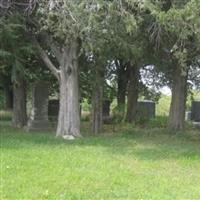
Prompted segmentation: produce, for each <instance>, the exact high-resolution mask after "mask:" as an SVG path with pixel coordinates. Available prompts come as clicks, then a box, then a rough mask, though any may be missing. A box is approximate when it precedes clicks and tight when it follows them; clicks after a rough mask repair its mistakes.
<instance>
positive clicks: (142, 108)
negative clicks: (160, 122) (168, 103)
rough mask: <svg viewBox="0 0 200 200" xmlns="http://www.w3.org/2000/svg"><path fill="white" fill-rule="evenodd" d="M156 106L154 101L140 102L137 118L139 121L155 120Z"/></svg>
mask: <svg viewBox="0 0 200 200" xmlns="http://www.w3.org/2000/svg"><path fill="white" fill-rule="evenodd" d="M155 115H156V104H155V102H153V101H149V100H143V101H138V103H137V111H136V118H137V119H151V118H155Z"/></svg>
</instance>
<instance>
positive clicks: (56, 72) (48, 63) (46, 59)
mask: <svg viewBox="0 0 200 200" xmlns="http://www.w3.org/2000/svg"><path fill="white" fill-rule="evenodd" d="M34 44H35V46H36V47H37V49H38V52H39V54H40V57H41V59H42V60H43V61H44V63H45V64H46V66H47V67H48V68H49V69H50V70H51V72H52V73H53V75H54V76H55V77H56V78H57V79H58V80H60V71H59V70H58V69H57V68H56V67H55V66H54V64H53V63H52V62H51V60H50V59H49V56H48V55H47V53H46V52H45V51H44V50H43V49H42V47H41V46H40V44H39V43H38V41H37V40H36V39H35V38H34Z"/></svg>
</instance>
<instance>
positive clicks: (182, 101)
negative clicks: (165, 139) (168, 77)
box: [168, 67, 187, 130]
mask: <svg viewBox="0 0 200 200" xmlns="http://www.w3.org/2000/svg"><path fill="white" fill-rule="evenodd" d="M186 96H187V75H182V73H181V69H180V68H179V67H177V68H176V69H175V71H174V75H173V83H172V99H171V105H170V113H169V124H168V126H169V128H171V129H173V130H182V129H184V124H185V106H186Z"/></svg>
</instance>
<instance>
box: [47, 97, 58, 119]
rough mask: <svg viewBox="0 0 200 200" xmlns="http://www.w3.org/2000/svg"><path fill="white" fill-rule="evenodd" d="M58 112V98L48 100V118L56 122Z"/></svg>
mask: <svg viewBox="0 0 200 200" xmlns="http://www.w3.org/2000/svg"><path fill="white" fill-rule="evenodd" d="M58 112H59V100H58V99H52V100H49V105H48V116H49V120H50V121H53V122H56V121H57V120H58Z"/></svg>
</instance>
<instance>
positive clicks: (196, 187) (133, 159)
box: [0, 123, 200, 200]
mask: <svg viewBox="0 0 200 200" xmlns="http://www.w3.org/2000/svg"><path fill="white" fill-rule="evenodd" d="M86 126H87V125H85V126H84V127H83V132H84V133H86V132H87V127H86ZM105 129H106V130H105V133H104V134H102V135H99V136H91V135H88V134H86V135H87V136H85V137H84V138H82V139H77V140H75V141H63V140H62V139H59V138H55V136H54V133H44V132H41V133H26V132H24V131H22V130H16V129H15V130H14V129H12V128H10V127H9V124H8V123H6V124H5V123H0V133H1V193H0V195H1V199H52V200H53V199H74V200H75V199H86V200H88V199H91V200H95V199H97V200H99V199H106V200H107V199H121V200H124V199H125V200H126V199H130V200H132V199H200V133H199V132H198V131H197V130H192V131H188V132H185V133H181V134H180V133H179V134H176V135H175V134H174V133H173V134H172V133H171V132H170V131H168V130H166V129H158V128H153V129H140V128H136V127H131V126H124V127H122V126H119V127H118V129H117V130H118V131H117V132H116V133H112V131H111V130H112V129H111V128H110V127H106V128H105Z"/></svg>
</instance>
